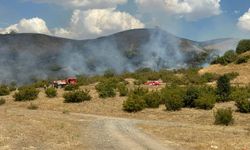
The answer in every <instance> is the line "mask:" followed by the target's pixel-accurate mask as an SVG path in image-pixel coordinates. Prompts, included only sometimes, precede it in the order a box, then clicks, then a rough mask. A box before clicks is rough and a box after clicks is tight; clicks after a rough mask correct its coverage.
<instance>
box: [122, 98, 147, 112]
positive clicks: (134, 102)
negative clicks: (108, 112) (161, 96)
mask: <svg viewBox="0 0 250 150" xmlns="http://www.w3.org/2000/svg"><path fill="white" fill-rule="evenodd" d="M145 107H146V103H145V101H144V100H143V97H141V96H139V95H134V94H131V95H130V96H129V97H128V98H127V100H125V101H124V102H123V110H124V111H127V112H138V111H141V110H143V109H144V108H145Z"/></svg>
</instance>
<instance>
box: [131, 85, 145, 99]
mask: <svg viewBox="0 0 250 150" xmlns="http://www.w3.org/2000/svg"><path fill="white" fill-rule="evenodd" d="M147 93H148V89H145V88H143V87H136V88H135V89H134V90H132V91H131V92H130V94H133V95H137V96H141V97H143V96H145V95H146V94H147Z"/></svg>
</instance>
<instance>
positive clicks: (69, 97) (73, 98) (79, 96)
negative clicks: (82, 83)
mask: <svg viewBox="0 0 250 150" xmlns="http://www.w3.org/2000/svg"><path fill="white" fill-rule="evenodd" d="M63 97H64V103H80V102H83V101H89V100H91V96H90V95H89V91H88V90H78V91H72V92H67V93H64V94H63Z"/></svg>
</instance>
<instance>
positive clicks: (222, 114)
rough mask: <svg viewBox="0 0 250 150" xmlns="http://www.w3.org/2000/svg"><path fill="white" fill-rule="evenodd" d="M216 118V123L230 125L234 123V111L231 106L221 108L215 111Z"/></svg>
mask: <svg viewBox="0 0 250 150" xmlns="http://www.w3.org/2000/svg"><path fill="white" fill-rule="evenodd" d="M214 118H215V122H214V123H215V124H218V125H226V126H228V125H230V124H232V123H233V111H232V109H231V108H220V109H218V110H217V111H216V112H215V114H214Z"/></svg>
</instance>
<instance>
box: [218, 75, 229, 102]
mask: <svg viewBox="0 0 250 150" xmlns="http://www.w3.org/2000/svg"><path fill="white" fill-rule="evenodd" d="M230 93H231V85H230V79H229V77H228V76H227V75H223V76H221V77H220V78H219V79H218V80H217V89H216V94H217V101H222V102H225V101H229V96H230Z"/></svg>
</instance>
